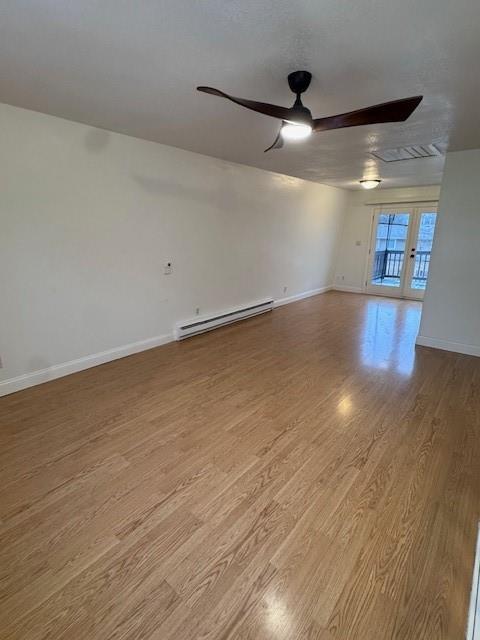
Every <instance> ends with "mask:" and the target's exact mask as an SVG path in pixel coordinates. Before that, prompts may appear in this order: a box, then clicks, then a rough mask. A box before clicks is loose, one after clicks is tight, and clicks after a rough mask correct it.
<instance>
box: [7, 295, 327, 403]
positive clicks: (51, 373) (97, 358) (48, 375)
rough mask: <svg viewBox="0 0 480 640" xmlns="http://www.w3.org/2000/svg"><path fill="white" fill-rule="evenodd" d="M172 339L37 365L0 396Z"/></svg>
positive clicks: (150, 340) (292, 298)
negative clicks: (36, 367) (37, 368)
mask: <svg viewBox="0 0 480 640" xmlns="http://www.w3.org/2000/svg"><path fill="white" fill-rule="evenodd" d="M331 288H332V287H331V286H330V285H329V286H327V287H320V288H319V289H311V290H310V291H304V292H303V293H298V294H296V295H294V296H288V297H287V298H280V299H279V300H275V302H274V303H273V306H274V307H281V306H282V305H284V304H290V303H291V302H297V301H298V300H303V299H304V298H309V297H310V296H316V295H318V294H320V293H325V292H326V291H330V289H331ZM174 339H175V337H174V335H173V333H172V334H166V335H163V336H156V337H154V338H147V339H146V340H140V341H139V342H132V343H131V344H126V345H123V346H121V347H115V348H113V349H108V350H107V351H101V352H100V353H93V354H91V355H89V356H84V357H83V358H78V359H77V360H70V361H69V362H62V363H61V364H55V365H52V366H51V367H46V368H45V369H39V370H38V371H32V372H31V373H25V374H24V375H21V376H17V377H16V378H9V379H8V380H3V381H0V397H2V396H6V395H8V394H10V393H15V392H16V391H21V390H22V389H27V388H28V387H33V386H35V385H37V384H43V383H44V382H49V381H50V380H55V379H56V378H61V377H63V376H68V375H70V374H71V373H77V372H78V371H83V370H84V369H89V368H90V367H96V366H98V365H99V364H105V362H110V361H112V360H118V359H119V358H124V357H125V356H130V355H132V354H134V353H139V352H140V351H146V350H147V349H153V348H154V347H159V346H161V345H162V344H167V342H172V341H173V340H174Z"/></svg>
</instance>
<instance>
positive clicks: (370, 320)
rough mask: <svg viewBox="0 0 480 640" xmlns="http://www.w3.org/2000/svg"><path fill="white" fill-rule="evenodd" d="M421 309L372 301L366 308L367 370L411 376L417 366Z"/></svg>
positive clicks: (364, 347)
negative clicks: (416, 352) (416, 342)
mask: <svg viewBox="0 0 480 640" xmlns="http://www.w3.org/2000/svg"><path fill="white" fill-rule="evenodd" d="M421 312H422V306H421V304H420V303H416V302H405V303H404V304H401V305H400V304H399V302H398V300H395V301H392V300H388V299H375V300H369V301H368V303H367V305H366V307H365V314H364V324H363V333H362V340H361V345H360V355H361V359H362V362H363V364H364V365H365V366H367V367H375V368H377V369H384V370H392V369H393V370H395V371H397V372H398V373H400V374H402V375H407V376H409V375H410V374H411V373H412V371H413V367H414V363H415V338H416V337H417V333H418V328H419V324H420V316H421Z"/></svg>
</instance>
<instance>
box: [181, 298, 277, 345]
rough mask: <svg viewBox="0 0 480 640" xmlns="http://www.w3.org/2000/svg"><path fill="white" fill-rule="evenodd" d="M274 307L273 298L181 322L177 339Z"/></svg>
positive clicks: (258, 313)
mask: <svg viewBox="0 0 480 640" xmlns="http://www.w3.org/2000/svg"><path fill="white" fill-rule="evenodd" d="M272 309H273V300H264V301H262V302H256V303H254V304H250V305H248V307H241V308H238V309H231V310H229V311H224V312H222V313H218V314H216V315H213V316H208V317H203V318H196V319H195V320H189V321H186V322H180V323H178V324H177V326H176V327H175V339H176V340H183V339H185V338H190V337H191V336H196V335H198V334H199V333H205V331H212V330H213V329H217V328H218V327H223V326H225V325H226V324H232V322H238V321H239V320H245V319H246V318H251V317H252V316H258V315H260V314H261V313H266V312H267V311H271V310H272Z"/></svg>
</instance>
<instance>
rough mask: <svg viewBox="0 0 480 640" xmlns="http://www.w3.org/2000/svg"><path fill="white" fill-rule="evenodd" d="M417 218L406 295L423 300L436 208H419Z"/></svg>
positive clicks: (413, 230)
mask: <svg viewBox="0 0 480 640" xmlns="http://www.w3.org/2000/svg"><path fill="white" fill-rule="evenodd" d="M415 218H416V220H415V225H414V227H413V229H412V232H413V239H412V242H411V243H410V244H411V246H410V247H409V248H410V252H409V254H408V255H409V258H408V261H409V264H408V268H407V275H406V282H405V291H404V295H405V296H407V297H409V298H417V299H419V300H421V299H422V298H423V295H424V293H425V288H426V286H427V281H428V272H429V269H430V255H431V252H432V245H433V236H434V233H435V224H436V221H437V212H436V209H435V208H434V207H431V208H428V209H418V210H417V211H416V215H415Z"/></svg>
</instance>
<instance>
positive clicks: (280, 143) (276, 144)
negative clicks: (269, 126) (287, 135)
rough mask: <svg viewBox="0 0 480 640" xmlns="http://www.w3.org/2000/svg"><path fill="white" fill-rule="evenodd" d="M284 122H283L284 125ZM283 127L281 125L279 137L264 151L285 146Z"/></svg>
mask: <svg viewBox="0 0 480 640" xmlns="http://www.w3.org/2000/svg"><path fill="white" fill-rule="evenodd" d="M283 125H284V123H283V122H282V127H283ZM282 127H280V130H279V132H278V133H277V137H276V138H275V140H274V142H273V144H271V145H270V146H269V147H268V149H265V151H264V152H263V153H267V151H270V150H271V149H281V148H282V147H283V138H282Z"/></svg>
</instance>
